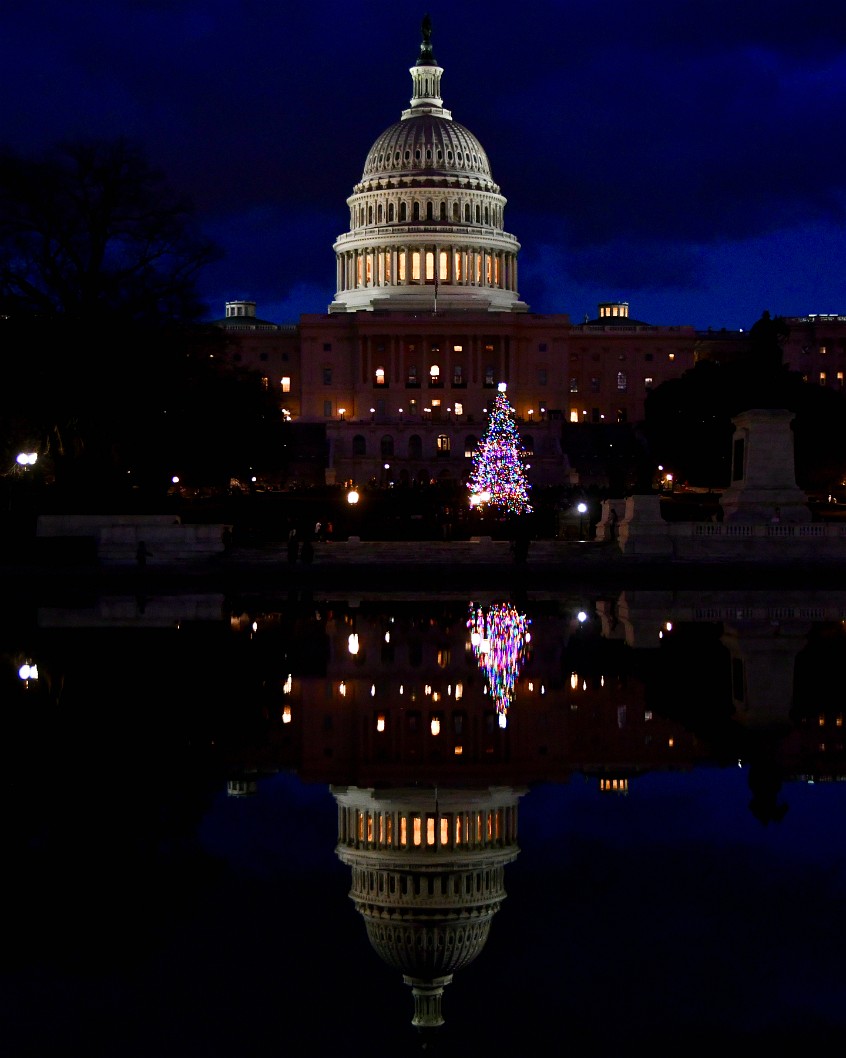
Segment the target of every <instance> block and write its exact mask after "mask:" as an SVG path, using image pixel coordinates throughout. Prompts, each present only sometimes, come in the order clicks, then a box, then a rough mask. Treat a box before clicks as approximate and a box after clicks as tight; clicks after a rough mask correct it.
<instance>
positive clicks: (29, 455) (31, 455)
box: [15, 452, 38, 470]
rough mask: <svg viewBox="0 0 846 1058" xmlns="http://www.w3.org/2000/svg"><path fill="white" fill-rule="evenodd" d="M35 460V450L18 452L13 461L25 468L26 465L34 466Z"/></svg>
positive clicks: (36, 456) (36, 455)
mask: <svg viewBox="0 0 846 1058" xmlns="http://www.w3.org/2000/svg"><path fill="white" fill-rule="evenodd" d="M37 460H38V453H37V452H18V455H17V458H16V460H15V462H16V463H17V464H18V466H19V467H23V468H24V470H26V468H27V467H32V466H35V463H36V461H37Z"/></svg>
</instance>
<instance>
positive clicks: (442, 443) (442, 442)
mask: <svg viewBox="0 0 846 1058" xmlns="http://www.w3.org/2000/svg"><path fill="white" fill-rule="evenodd" d="M449 448H450V442H449V437H448V436H447V435H446V434H445V433H440V434H438V440H437V449H438V455H441V456H448V455H449Z"/></svg>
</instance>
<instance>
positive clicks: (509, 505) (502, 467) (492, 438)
mask: <svg viewBox="0 0 846 1058" xmlns="http://www.w3.org/2000/svg"><path fill="white" fill-rule="evenodd" d="M468 488H469V489H470V503H471V505H472V506H474V507H481V506H483V505H484V504H487V503H490V504H491V505H492V506H494V507H499V508H500V509H502V510H506V511H510V512H511V513H512V514H525V513H528V512H529V511H531V509H532V507H531V504H530V503H529V484H528V482H527V481H526V468H525V467H524V465H523V447H522V445H521V443H520V435H519V434H518V433H517V425H516V423H515V422H514V419H513V417H512V414H511V408H510V406H509V404H508V397H506V395H505V383H504V382H500V384H499V390H498V392H497V395H496V399H495V400H494V406H493V410H492V411H491V417H490V419H489V420H488V426H487V429H486V430H485V432H484V434H483V436H482V440H481V441H480V442H479V447H478V448H477V449H476V451H475V452H474V453H473V472H472V474H471V475H470V481H469V483H468Z"/></svg>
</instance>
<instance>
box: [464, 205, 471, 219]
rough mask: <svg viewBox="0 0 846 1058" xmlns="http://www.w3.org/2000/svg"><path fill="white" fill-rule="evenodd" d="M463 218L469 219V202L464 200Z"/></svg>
mask: <svg viewBox="0 0 846 1058" xmlns="http://www.w3.org/2000/svg"><path fill="white" fill-rule="evenodd" d="M464 219H465V220H466V221H469V220H470V203H469V202H465V203H464Z"/></svg>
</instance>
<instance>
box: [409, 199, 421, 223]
mask: <svg viewBox="0 0 846 1058" xmlns="http://www.w3.org/2000/svg"><path fill="white" fill-rule="evenodd" d="M411 210H412V212H411V217H412V220H420V203H419V202H415V203H414V205H413V206H412V207H411Z"/></svg>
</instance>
